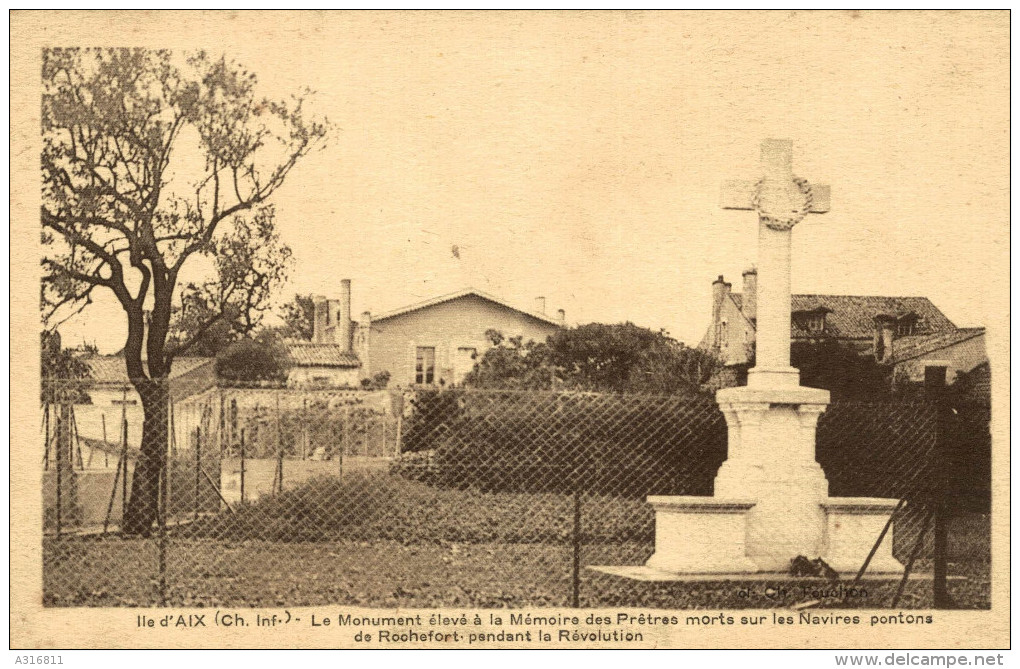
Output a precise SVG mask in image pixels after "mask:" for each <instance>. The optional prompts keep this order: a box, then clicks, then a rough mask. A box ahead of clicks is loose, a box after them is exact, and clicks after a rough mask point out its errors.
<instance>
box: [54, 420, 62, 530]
mask: <svg viewBox="0 0 1020 669" xmlns="http://www.w3.org/2000/svg"><path fill="white" fill-rule="evenodd" d="M58 411H59V413H58V414H57V430H56V433H57V514H56V515H57V517H56V522H57V537H58V538H59V537H60V533H61V530H62V527H61V525H62V520H63V517H62V513H63V509H62V507H63V505H64V501H63V499H62V495H63V479H64V444H63V440H64V405H62V404H61V405H60V409H59V410H58Z"/></svg>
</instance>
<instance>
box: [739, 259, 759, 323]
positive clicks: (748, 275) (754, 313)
mask: <svg viewBox="0 0 1020 669" xmlns="http://www.w3.org/2000/svg"><path fill="white" fill-rule="evenodd" d="M743 312H744V316H746V317H747V320H749V321H751V322H756V321H757V318H758V270H757V269H755V268H754V267H751V268H750V269H745V270H744V308H743Z"/></svg>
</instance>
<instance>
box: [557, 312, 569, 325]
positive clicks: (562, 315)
mask: <svg viewBox="0 0 1020 669" xmlns="http://www.w3.org/2000/svg"><path fill="white" fill-rule="evenodd" d="M556 320H558V321H559V322H560V327H566V325H567V312H565V311H564V310H563V309H557V310H556Z"/></svg>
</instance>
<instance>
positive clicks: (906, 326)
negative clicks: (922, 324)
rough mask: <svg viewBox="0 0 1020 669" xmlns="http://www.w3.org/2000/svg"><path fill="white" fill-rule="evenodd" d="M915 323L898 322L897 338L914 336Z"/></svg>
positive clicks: (910, 321) (911, 320) (907, 321)
mask: <svg viewBox="0 0 1020 669" xmlns="http://www.w3.org/2000/svg"><path fill="white" fill-rule="evenodd" d="M914 325H915V321H914V320H913V319H910V320H903V321H897V323H896V336H897V337H909V336H910V335H912V334H914Z"/></svg>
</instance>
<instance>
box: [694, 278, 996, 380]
mask: <svg viewBox="0 0 1020 669" xmlns="http://www.w3.org/2000/svg"><path fill="white" fill-rule="evenodd" d="M757 283H758V275H757V271H756V270H754V269H753V268H752V269H749V270H746V271H745V272H744V273H743V291H742V292H740V293H735V292H733V290H732V285H731V284H730V283H727V282H726V280H725V279H724V278H723V277H722V276H719V278H717V279H716V280H715V281H714V282H713V283H712V320H711V323H710V325H709V327H708V330H707V331H706V332H705V336H704V337H703V338H702V340H701V343H700V344H699V348H701V349H703V350H706V351H710V352H712V353H714V354H715V355H717V356H718V357H719V358H720V359H721V360H722V361H723V363H724V364H725V365H727V366H731V367H732V366H738V365H745V364H747V363H748V362H750V361H751V359H752V357H753V351H754V341H755V325H756V322H757V299H756V295H757ZM790 335H791V338H792V339H793V340H794V341H798V340H799V341H812V340H820V339H836V340H838V341H839V342H841V343H843V344H845V345H847V346H849V347H851V348H853V349H854V350H856V351H857V352H858V353H859V354H860V355H868V356H873V357H874V358H875V360H877V361H878V362H880V363H882V364H885V365H889V366H891V367H892V368H893V379H894V382H896V383H919V382H922V381H923V380H924V373H925V372H924V370H925V368H926V367H945V368H946V382H947V383H949V384H952V383H953V382H955V381H956V379H957V378H958V377H961V376H963V375H967V374H970V373H971V372H973V371H974V370H975V369H977V368H979V367H980V366H981V365H982V364H984V365H986V366H987V363H988V356H987V353H986V351H985V330H984V328H980V327H975V328H960V327H957V326H956V325H955V324H953V322H952V321H950V320H949V318H947V317H946V315H945V314H943V313H942V312H941V311H940V310H939V309H938V307H936V306H935V305H934V304H932V302H931V301H930V300H929V299H928V298H926V297H887V296H880V295H793V296H792V297H791V319H790ZM724 383H725V381H724Z"/></svg>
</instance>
